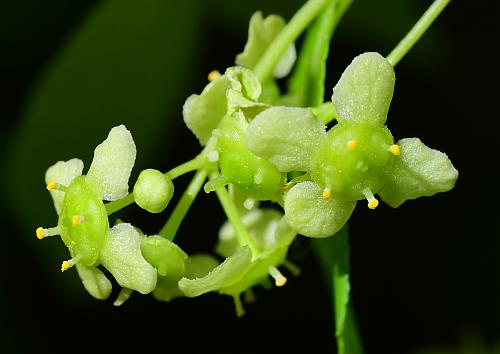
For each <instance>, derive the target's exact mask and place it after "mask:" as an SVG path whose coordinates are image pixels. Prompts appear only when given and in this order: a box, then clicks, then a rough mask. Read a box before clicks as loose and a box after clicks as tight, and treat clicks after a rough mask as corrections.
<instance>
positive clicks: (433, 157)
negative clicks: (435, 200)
mask: <svg viewBox="0 0 500 354" xmlns="http://www.w3.org/2000/svg"><path fill="white" fill-rule="evenodd" d="M398 145H399V148H400V151H401V155H400V156H398V157H397V158H396V159H395V161H394V167H393V170H392V173H390V174H389V176H388V177H387V180H386V182H385V184H384V186H383V187H382V190H381V191H380V192H379V195H380V198H381V199H382V200H383V201H384V202H385V203H387V204H389V205H390V206H391V207H393V208H397V207H398V206H400V205H401V204H402V203H403V202H404V201H406V200H409V199H415V198H419V197H423V196H431V195H433V194H436V193H438V192H446V191H449V190H450V189H452V188H453V187H454V186H455V182H456V180H457V178H458V171H457V170H456V169H455V167H453V165H452V163H451V161H450V160H449V159H448V156H446V154H444V153H442V152H440V151H438V150H434V149H431V148H429V147H427V146H425V145H424V143H422V142H421V141H420V139H418V138H407V139H402V140H400V141H399V142H398Z"/></svg>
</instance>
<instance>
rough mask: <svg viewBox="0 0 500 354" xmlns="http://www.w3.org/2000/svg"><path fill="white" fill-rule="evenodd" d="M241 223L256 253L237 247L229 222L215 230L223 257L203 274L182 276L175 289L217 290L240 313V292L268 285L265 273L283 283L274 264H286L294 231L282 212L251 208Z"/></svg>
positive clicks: (195, 293)
mask: <svg viewBox="0 0 500 354" xmlns="http://www.w3.org/2000/svg"><path fill="white" fill-rule="evenodd" d="M242 222H243V223H244V225H245V226H246V227H247V229H248V230H249V235H250V237H251V238H252V240H253V242H255V244H256V246H257V249H258V251H259V253H258V254H257V255H252V252H251V250H250V248H249V247H248V246H243V247H241V246H240V244H239V242H238V241H237V237H236V231H235V230H234V228H233V227H232V226H231V224H230V223H229V222H227V223H226V224H224V225H223V227H222V228H221V231H220V233H219V242H218V244H217V246H216V250H217V252H218V253H219V254H220V255H221V256H223V257H227V258H226V259H225V261H224V262H223V263H221V264H220V265H218V266H217V267H215V268H214V269H213V270H212V271H211V272H210V273H208V274H207V275H205V276H204V277H196V278H188V277H184V278H182V279H181V280H180V281H179V289H180V290H181V291H182V292H183V293H184V294H185V295H186V296H188V297H195V296H199V295H202V294H205V293H207V292H211V291H217V292H218V293H220V294H226V295H229V296H231V297H233V299H234V302H235V305H236V313H237V314H238V315H239V316H241V315H243V314H244V311H243V307H242V304H241V299H240V295H241V293H243V292H245V291H247V290H249V289H250V288H251V287H253V286H255V285H263V286H266V287H267V286H268V284H269V276H271V277H272V278H274V280H275V284H276V286H283V285H284V284H285V283H286V278H285V277H284V276H283V275H282V274H281V273H280V271H279V270H278V267H279V266H281V265H282V264H285V265H287V264H288V263H287V262H286V254H287V251H288V248H289V246H290V243H291V242H292V241H293V239H294V238H295V235H296V234H295V232H294V231H293V230H291V229H290V227H289V226H288V224H287V223H286V221H285V220H284V218H283V215H282V214H281V213H280V212H279V211H277V210H274V209H254V210H252V211H249V212H248V213H246V214H245V215H243V216H242Z"/></svg>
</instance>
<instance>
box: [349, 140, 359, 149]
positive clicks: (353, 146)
mask: <svg viewBox="0 0 500 354" xmlns="http://www.w3.org/2000/svg"><path fill="white" fill-rule="evenodd" d="M357 147H358V141H357V140H356V139H351V140H349V141H348V142H347V149H348V150H349V151H353V150H354V149H356V148H357Z"/></svg>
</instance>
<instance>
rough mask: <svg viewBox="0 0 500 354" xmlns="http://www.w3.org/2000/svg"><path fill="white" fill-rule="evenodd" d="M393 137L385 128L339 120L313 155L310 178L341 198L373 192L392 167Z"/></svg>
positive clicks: (375, 191) (361, 195) (355, 197)
mask: <svg viewBox="0 0 500 354" xmlns="http://www.w3.org/2000/svg"><path fill="white" fill-rule="evenodd" d="M393 144H394V139H393V137H392V135H391V133H390V132H389V130H388V129H387V128H386V127H378V126H374V125H370V124H359V123H347V122H343V123H339V124H337V125H336V126H334V127H333V128H332V129H331V130H330V131H329V132H328V136H327V139H326V140H325V141H324V143H323V144H322V146H321V147H320V149H319V153H318V154H317V155H316V157H315V160H314V161H313V164H312V168H311V178H312V179H313V181H315V182H316V183H317V184H319V185H320V186H321V187H322V188H327V189H330V190H331V193H332V194H333V195H335V196H337V197H338V198H341V199H344V200H353V201H354V200H360V199H364V198H365V197H366V195H365V193H364V191H369V192H371V193H373V194H375V193H377V192H378V191H379V190H380V189H381V188H382V185H383V183H384V180H385V177H386V175H387V173H388V172H389V171H390V170H391V168H392V163H393V160H394V157H395V156H394V155H393V154H392V153H391V145H393Z"/></svg>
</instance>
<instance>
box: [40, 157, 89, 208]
mask: <svg viewBox="0 0 500 354" xmlns="http://www.w3.org/2000/svg"><path fill="white" fill-rule="evenodd" d="M82 172H83V162H82V160H80V159H71V160H68V161H58V162H56V163H55V164H53V165H52V166H50V167H49V168H48V169H47V172H45V183H49V182H57V183H60V184H62V185H64V186H69V185H70V184H71V182H72V181H73V180H74V179H75V178H76V177H78V176H81V175H82ZM50 195H51V196H52V199H53V201H54V207H55V209H56V212H57V215H59V214H60V213H61V208H62V205H63V200H64V192H63V191H60V190H57V189H53V190H51V191H50Z"/></svg>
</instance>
